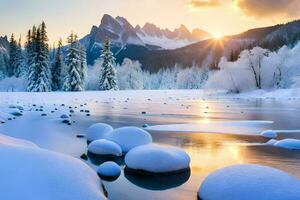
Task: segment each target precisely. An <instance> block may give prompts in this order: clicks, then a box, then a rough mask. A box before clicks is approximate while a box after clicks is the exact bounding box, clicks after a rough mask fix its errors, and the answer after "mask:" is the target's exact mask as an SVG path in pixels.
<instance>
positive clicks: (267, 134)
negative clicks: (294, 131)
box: [260, 130, 277, 139]
mask: <svg viewBox="0 0 300 200" xmlns="http://www.w3.org/2000/svg"><path fill="white" fill-rule="evenodd" d="M260 135H261V136H263V137H265V138H270V139H274V138H276V137H277V133H276V132H275V131H273V130H266V131H263V132H262V133H261V134H260Z"/></svg>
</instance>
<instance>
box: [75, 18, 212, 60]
mask: <svg viewBox="0 0 300 200" xmlns="http://www.w3.org/2000/svg"><path fill="white" fill-rule="evenodd" d="M208 37H210V34H209V33H207V32H205V31H203V30H200V29H196V30H193V32H192V33H191V32H190V31H189V30H188V29H187V28H186V27H185V26H184V25H181V26H180V27H179V28H178V29H175V30H174V31H170V30H169V29H161V28H159V27H157V26H155V25H154V24H150V23H146V24H145V25H144V26H143V27H140V26H139V25H137V26H136V27H133V26H132V25H131V24H130V23H129V22H128V21H127V20H126V19H125V18H123V17H116V18H114V17H112V16H110V15H107V14H105V15H104V16H103V18H102V19H101V23H100V25H99V26H93V27H92V29H91V31H90V33H89V34H88V35H87V36H85V37H84V38H82V39H81V40H80V42H81V44H83V45H84V46H85V47H86V49H87V60H88V63H89V64H92V63H93V62H94V60H95V59H97V58H98V57H99V55H100V51H101V45H102V43H103V41H104V40H105V38H109V39H110V41H111V44H112V49H113V52H114V53H115V54H119V53H120V54H122V57H123V56H125V57H127V56H129V55H132V54H135V55H138V54H139V53H143V52H145V51H151V50H154V49H176V48H180V47H184V46H187V45H189V44H192V43H195V42H198V41H200V40H203V39H206V38H208Z"/></svg>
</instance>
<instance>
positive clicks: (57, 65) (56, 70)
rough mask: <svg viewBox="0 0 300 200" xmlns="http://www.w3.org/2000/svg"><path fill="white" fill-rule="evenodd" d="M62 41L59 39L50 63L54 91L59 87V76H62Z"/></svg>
mask: <svg viewBox="0 0 300 200" xmlns="http://www.w3.org/2000/svg"><path fill="white" fill-rule="evenodd" d="M61 48H62V41H61V39H60V40H59V43H58V47H57V50H56V54H55V58H54V63H53V64H52V90H53V91H56V90H59V89H60V88H61V78H62V68H63V61H62V52H61V51H62V49H61Z"/></svg>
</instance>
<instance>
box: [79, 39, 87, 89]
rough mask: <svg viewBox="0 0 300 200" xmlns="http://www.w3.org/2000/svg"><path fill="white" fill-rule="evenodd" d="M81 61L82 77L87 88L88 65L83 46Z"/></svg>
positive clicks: (80, 49) (81, 48)
mask: <svg viewBox="0 0 300 200" xmlns="http://www.w3.org/2000/svg"><path fill="white" fill-rule="evenodd" d="M79 59H80V77H81V81H82V85H83V87H85V83H86V79H87V63H86V51H85V48H84V47H83V46H81V45H80V46H79Z"/></svg>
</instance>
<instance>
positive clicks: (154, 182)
mask: <svg viewBox="0 0 300 200" xmlns="http://www.w3.org/2000/svg"><path fill="white" fill-rule="evenodd" d="M124 175H125V177H126V179H127V180H129V181H130V182H131V183H133V184H134V185H136V186H138V187H141V188H144V189H147V190H167V189H170V188H175V187H178V186H180V185H182V184H184V183H185V182H187V181H188V180H189V178H190V175H191V171H190V170H186V171H184V172H182V173H178V174H172V175H148V176H147V175H145V176H143V175H140V174H136V173H132V172H130V171H128V170H124Z"/></svg>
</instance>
